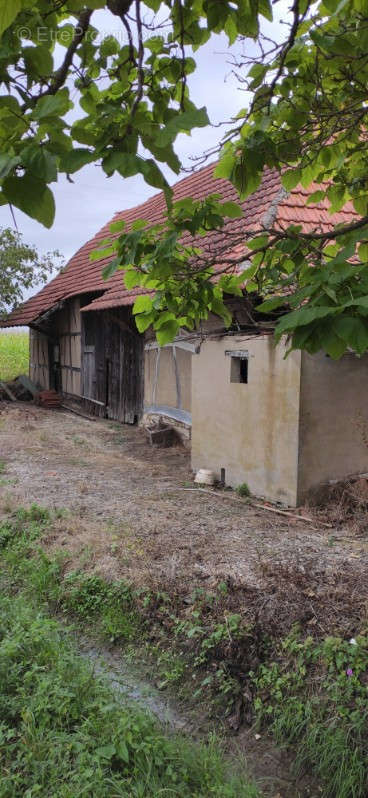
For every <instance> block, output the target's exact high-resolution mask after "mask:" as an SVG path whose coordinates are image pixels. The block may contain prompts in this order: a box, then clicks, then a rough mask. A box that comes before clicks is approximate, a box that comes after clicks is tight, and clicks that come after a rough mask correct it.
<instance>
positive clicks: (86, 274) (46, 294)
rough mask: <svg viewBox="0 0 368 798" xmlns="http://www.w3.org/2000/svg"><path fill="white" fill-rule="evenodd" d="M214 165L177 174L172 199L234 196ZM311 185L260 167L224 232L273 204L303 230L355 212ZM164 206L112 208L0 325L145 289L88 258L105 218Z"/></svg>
mask: <svg viewBox="0 0 368 798" xmlns="http://www.w3.org/2000/svg"><path fill="white" fill-rule="evenodd" d="M214 166H215V165H214V164H210V165H208V166H205V167H204V168H203V169H200V170H199V171H198V172H195V173H194V174H192V175H189V176H188V177H185V178H183V179H182V180H179V182H178V183H176V184H175V186H174V187H173V188H174V199H175V200H178V199H182V198H184V197H193V198H194V199H203V198H204V197H206V196H208V195H209V194H215V193H218V194H220V195H221V199H222V200H223V201H225V200H233V201H235V202H236V201H238V196H237V192H236V190H235V189H234V187H233V186H232V185H231V183H229V181H227V180H224V179H222V178H214V176H213V170H214ZM316 188H317V187H316V186H312V187H311V188H310V189H309V190H306V189H303V188H301V187H298V188H296V189H294V190H293V191H292V192H291V193H290V194H289V195H287V196H285V192H284V191H283V190H282V189H281V181H280V176H279V174H278V173H277V172H275V171H272V170H265V172H264V175H263V179H262V183H261V185H260V186H259V188H258V189H257V191H255V192H254V194H252V195H251V196H250V197H248V198H247V199H246V200H245V201H243V202H242V203H241V204H242V206H243V210H244V217H243V218H242V219H234V220H229V221H228V222H227V224H226V228H225V230H226V233H227V235H229V234H231V236H234V237H235V238H236V237H237V236H240V235H241V231H242V230H247V229H248V230H255V231H256V230H258V229H260V228H261V227H262V221H263V219H264V216H265V214H266V213H267V212H269V211H270V209H272V208H274V209H275V217H276V218H275V223H277V224H278V225H279V226H280V227H286V226H287V225H289V224H291V223H294V224H301V225H302V227H303V230H305V231H308V232H309V231H312V230H314V229H316V228H319V229H321V230H327V229H328V228H330V227H331V225H333V224H336V223H338V222H346V221H350V220H351V219H352V217H353V215H354V212H353V209H352V207H347V208H345V209H344V211H342V212H341V213H339V214H334V215H332V216H331V215H329V213H328V210H327V203H326V202H322V203H319V204H314V205H309V206H307V205H306V200H307V197H308V195H309V194H310V193H312V192H313V191H315V190H316ZM165 212H166V204H165V199H164V195H163V194H162V193H159V194H155V195H154V196H153V197H151V198H150V199H148V200H146V202H143V203H142V204H141V205H137V206H136V207H135V208H130V209H128V210H125V211H121V212H119V213H116V214H115V216H114V217H113V219H112V220H111V221H109V222H108V223H107V224H105V225H104V226H103V227H102V228H101V230H99V231H98V233H97V234H96V235H95V236H94V237H93V238H92V239H90V240H89V241H87V243H86V244H84V245H83V246H82V247H81V248H80V249H79V250H78V252H76V254H75V255H74V256H73V257H72V258H71V260H70V261H69V263H68V264H67V266H66V268H65V269H64V270H63V272H62V273H61V274H59V275H58V276H57V277H55V278H54V279H53V280H51V282H49V283H48V284H47V285H46V286H45V287H44V288H42V289H41V291H39V292H38V293H37V294H36V295H35V296H33V297H32V298H31V299H29V300H28V301H27V302H25V303H24V304H23V305H22V306H21V307H20V308H18V309H17V310H15V311H14V312H13V313H12V314H11V315H10V316H9V318H8V319H7V321H6V322H3V323H2V326H17V325H23V324H29V323H30V322H32V321H34V320H35V319H37V318H38V317H39V316H40V315H42V313H44V312H46V311H47V310H48V309H50V308H51V307H53V306H54V305H55V304H57V303H58V302H59V301H60V300H62V299H67V298H69V297H72V296H76V295H78V294H83V293H93V292H101V291H103V292H104V293H103V295H102V296H99V297H97V298H96V299H95V300H94V301H93V302H91V303H90V304H89V305H88V306H86V307H84V308H83V311H87V310H103V309H105V308H111V307H118V306H120V305H131V304H133V302H134V299H135V297H136V296H137V295H139V294H142V293H144V291H143V290H142V289H141V288H134V289H132V290H129V291H128V290H127V289H126V288H125V286H124V282H123V277H122V273H121V272H117V273H116V274H114V275H113V276H112V277H111V278H110V279H109V280H107V281H104V280H103V278H102V269H103V267H104V266H105V265H106V263H108V262H109V258H101V259H99V260H97V261H91V260H90V253H91V252H92V251H93V250H95V249H97V248H98V246H99V245H100V244H101V242H102V241H103V239H104V238H107V237H108V236H110V235H111V234H110V224H111V222H112V221H117V220H119V219H122V220H124V221H125V222H126V224H127V226H128V227H129V225H130V224H132V222H133V221H135V220H136V219H141V218H143V219H147V220H148V221H149V222H151V223H152V224H155V223H156V222H160V221H162V219H163V217H164V215H165ZM189 240H190V236H189V235H186V236H184V237H183V241H184V242H187V241H189ZM225 242H226V238H225V235H224V234H221V233H220V234H219V233H215V234H214V233H212V234H209V235H208V236H206V237H205V238H202V239H201V240H200V243H201V246H202V247H204V248H206V250H208V251H211V250H212V252H216V250H218V251H219V252H223V251H224V246H225V245H226V244H225ZM233 249H234V248H233Z"/></svg>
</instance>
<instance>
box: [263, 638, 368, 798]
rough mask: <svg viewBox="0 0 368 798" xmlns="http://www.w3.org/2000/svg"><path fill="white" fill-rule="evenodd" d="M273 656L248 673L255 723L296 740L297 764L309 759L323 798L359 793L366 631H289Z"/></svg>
mask: <svg viewBox="0 0 368 798" xmlns="http://www.w3.org/2000/svg"><path fill="white" fill-rule="evenodd" d="M277 655H278V656H277V658H276V657H275V660H274V661H272V662H271V663H268V664H265V665H261V666H260V669H259V672H258V674H257V675H254V682H255V686H256V696H257V697H256V699H255V709H256V714H257V718H258V722H259V724H260V725H261V724H264V723H267V725H269V724H270V728H271V731H272V733H273V734H274V735H275V737H276V739H277V740H278V741H285V740H286V741H287V742H288V743H292V744H294V745H295V749H296V754H297V757H296V765H297V767H299V768H300V769H303V768H304V767H307V768H310V767H311V766H312V768H313V772H314V773H315V774H316V775H318V776H319V777H320V778H321V779H322V780H323V782H324V784H325V788H324V792H323V795H324V796H326V798H327V796H329V797H330V798H358V796H359V798H360V797H361V796H366V795H367V791H368V773H367V757H368V717H367V702H368V698H367V675H368V637H363V636H359V637H357V639H356V641H355V640H354V642H353V643H351V642H348V641H346V640H342V639H341V638H337V637H326V638H325V639H324V640H322V641H321V642H316V641H315V640H313V639H312V637H307V638H306V639H302V638H301V637H300V635H299V634H298V630H293V632H292V633H291V634H290V636H289V637H288V638H287V639H286V640H285V641H283V643H282V644H281V645H280V646H279V649H278V651H277Z"/></svg>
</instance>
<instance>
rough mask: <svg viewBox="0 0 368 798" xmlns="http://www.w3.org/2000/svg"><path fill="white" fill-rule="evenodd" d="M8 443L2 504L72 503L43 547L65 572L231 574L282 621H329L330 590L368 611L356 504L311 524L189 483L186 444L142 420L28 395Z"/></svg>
mask: <svg viewBox="0 0 368 798" xmlns="http://www.w3.org/2000/svg"><path fill="white" fill-rule="evenodd" d="M0 447H1V452H2V458H3V459H4V461H5V463H6V474H5V475H4V476H6V479H7V480H14V483H13V484H14V487H13V486H12V485H11V484H10V483H8V484H4V485H3V486H1V485H0V497H1V494H2V496H3V511H4V512H5V511H6V512H9V509H11V507H12V506H14V507H15V506H16V505H18V506H19V505H23V506H28V505H30V504H32V502H36V503H38V504H41V505H42V504H44V505H46V506H48V507H50V508H65V510H66V513H65V514H64V515H63V516H62V517H61V518H59V519H58V520H57V521H56V522H55V523H54V524H53V526H52V528H51V529H50V531H49V534H48V536H47V539H46V540H45V542H44V545H45V547H46V548H48V549H50V550H53V551H56V550H57V549H59V550H60V549H61V550H62V551H64V552H65V568H66V569H67V570H73V569H76V568H80V569H82V570H84V571H85V570H90V571H92V572H95V573H100V574H102V575H103V576H104V577H105V578H108V579H116V578H125V579H128V580H129V581H132V582H133V583H134V584H135V585H137V586H138V585H140V586H142V585H147V584H150V585H156V586H159V587H160V589H165V587H164V586H166V587H167V589H168V590H174V591H177V590H180V591H181V592H182V593H184V594H185V593H187V594H188V593H190V591H191V590H192V589H193V587H198V586H200V587H203V588H205V589H206V590H211V589H212V588H213V586H214V585H216V584H218V583H219V582H220V581H221V580H224V581H226V582H227V583H229V584H230V583H231V584H232V585H233V586H234V592H235V594H236V595H237V599H236V601H239V603H240V604H242V603H243V602H244V601H245V600H246V601H247V602H249V603H250V605H253V606H255V605H256V606H258V605H259V602H260V604H262V603H263V602H264V601H266V599H267V604H266V606H265V610H264V612H263V614H264V615H265V616H267V617H268V616H269V621H270V624H271V623H272V622H273V619H275V622H279V623H280V624H281V625H282V626H283V627H284V626H285V625H287V624H288V622H289V620H290V619H293V620H296V621H301V622H303V623H306V624H307V625H308V628H313V625H315V626H317V628H319V627H318V624H320V625H321V626H323V627H324V626H325V621H326V618H327V619H328V615H329V606H330V605H331V604H332V605H333V602H334V601H335V599H334V596H335V598H336V596H337V600H336V601H335V606H336V608H337V610H338V613H339V614H340V616H341V618H342V617H344V618H345V619H346V624H347V625H348V624H349V622H350V621H351V620H353V619H354V622H355V619H356V613H355V612H352V611H351V608H350V599H349V596H353V597H354V602H355V604H356V607H357V612H362V613H363V609H364V608H363V604H362V601H363V603H364V601H365V600H366V597H367V596H368V586H366V585H365V582H366V581H367V579H366V576H365V574H367V573H368V568H367V565H368V536H367V535H364V534H363V533H361V534H360V536H357V535H356V534H355V533H354V531H353V529H352V526H351V523H353V522H354V513H355V514H356V512H357V505H356V503H355V504H354V507H353V508H352V519H351V520H350V521H346V513H345V515H342V516H341V517H340V516H339V517H337V514H336V516H335V517H336V523H335V526H334V528H331V529H325V528H321V527H319V525H318V517H320V512H321V511H318V512H317V513H316V516H315V517H316V519H317V520H316V523H315V527H317V528H311V526H310V525H308V524H305V523H303V522H300V521H295V520H293V519H292V518H285V517H282V516H277V515H275V514H273V513H267V512H265V511H264V510H262V509H259V508H257V507H253V506H252V505H251V504H247V503H246V502H245V501H243V500H241V499H236V500H234V501H231V502H230V501H226V500H225V499H222V498H221V497H216V498H215V497H212V496H211V495H210V494H209V495H208V494H207V493H200V492H196V491H185V490H183V488H184V486H186V485H187V484H188V480H190V479H191V472H190V468H189V460H188V453H187V452H186V451H185V450H182V449H180V448H172V449H167V450H164V449H155V448H151V447H150V446H149V445H148V444H147V441H146V439H145V436H144V433H143V431H142V430H140V429H137V428H134V427H129V426H123V427H119V426H117V425H116V424H111V423H110V422H108V421H102V420H99V421H95V422H94V421H86V420H84V419H82V418H80V417H78V416H73V415H72V414H69V413H63V412H58V411H49V410H45V409H43V408H36V407H32V406H28V407H27V406H26V405H21V404H20V403H19V404H18V405H10V404H7V405H5V403H4V408H3V412H2V415H1V419H0ZM335 499H336V497H335ZM346 500H347V494H346V493H345V494H344V499H343V502H345V501H346ZM341 501H342V500H340V505H341ZM354 501H355V500H354ZM340 505H339V506H340ZM0 509H1V504H0ZM340 510H341V507H340ZM340 510H339V512H340ZM359 513H360V514H361V518H362V519H364V518H367V512H366V509H365V506H364V504H361V500H360V499H359ZM331 518H332V516H331V514H330V513H329V518H328V520H330V521H331ZM318 527H319V528H318ZM360 589H361V594H362V601H361V600H360V599H359V600H358V597H359V590H360ZM308 590H310V591H312V593H313V594H315V596H309V595H308V593H307V592H306V591H308ZM244 591H245V592H244ZM363 594H364V595H363ZM310 604H312V605H313V608H314V610H313V611H312V610H311V609H310V606H309V605H310ZM314 611H315V615H314V614H313V612H314ZM332 616H333V623H335V620H336V618H337V616H336V615H335V612H333V613H332ZM349 618H350V621H349ZM316 619H317V620H316ZM344 623H345V621H344Z"/></svg>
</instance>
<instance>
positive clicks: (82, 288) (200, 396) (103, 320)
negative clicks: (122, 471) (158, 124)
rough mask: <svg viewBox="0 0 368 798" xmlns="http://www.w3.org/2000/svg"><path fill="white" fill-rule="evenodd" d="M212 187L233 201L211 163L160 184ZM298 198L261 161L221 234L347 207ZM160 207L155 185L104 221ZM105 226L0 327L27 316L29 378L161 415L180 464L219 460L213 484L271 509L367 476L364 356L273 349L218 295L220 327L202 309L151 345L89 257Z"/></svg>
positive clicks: (152, 217)
mask: <svg viewBox="0 0 368 798" xmlns="http://www.w3.org/2000/svg"><path fill="white" fill-rule="evenodd" d="M212 193H218V194H219V195H220V196H221V197H222V198H223V199H224V200H225V199H230V200H236V199H237V196H236V193H235V190H234V189H233V187H232V186H231V184H230V183H228V182H227V181H226V180H223V179H219V178H214V177H213V165H210V166H206V167H204V168H203V169H201V170H199V171H198V172H196V173H195V174H193V175H191V176H189V177H186V178H184V179H183V180H180V181H179V182H178V183H177V184H176V185H175V187H174V198H175V199H179V198H183V197H186V196H192V197H195V198H203V197H205V196H207V195H208V194H212ZM307 197H308V192H307V191H306V190H305V189H303V188H301V187H297V188H296V189H294V190H293V191H291V192H290V193H287V192H285V190H284V189H283V188H282V186H281V183H280V177H279V175H278V174H277V173H276V172H273V171H270V170H267V171H265V173H264V177H263V181H262V184H261V185H260V187H259V189H258V190H257V191H256V192H255V193H254V194H253V195H252V196H251V197H249V198H248V199H247V200H245V201H244V202H243V208H244V219H241V220H239V219H235V220H229V222H228V223H227V232H229V231H230V232H231V231H233V232H235V233H237V234H238V235H239V234H241V230H242V229H246V227H248V228H249V229H260V230H261V229H262V226H263V225H266V224H269V223H270V216H272V222H273V223H274V224H279V225H281V226H282V225H288V224H290V223H291V222H293V223H295V224H300V225H302V227H303V229H304V230H310V229H314V228H315V227H316V225H319V227H320V228H321V229H326V228H327V227H329V226H330V225H331V224H332V223H336V222H337V221H346V220H347V219H349V218H350V217H351V211H350V210H349V209H347V210H346V209H345V210H344V211H343V212H341V214H338V215H335V216H332V217H331V216H330V215H329V214H328V211H327V207H326V206H325V205H324V204H323V203H320V204H318V205H316V204H313V203H312V204H309V205H308V207H307V205H306V200H307ZM164 212H165V201H164V197H163V195H162V194H161V193H160V194H156V195H155V196H153V197H152V198H151V199H149V200H147V201H146V202H145V203H143V204H141V205H139V206H137V207H135V208H132V209H130V210H126V211H122V212H120V213H118V214H116V215H115V217H114V219H113V221H116V220H118V219H123V220H124V221H125V222H126V224H127V225H128V226H129V224H131V223H132V222H133V221H134V220H135V219H138V218H145V219H147V220H148V221H149V222H150V223H154V222H157V221H159V220H161V219H162V216H163V214H164ZM349 214H350V216H349ZM110 223H111V222H109V223H108V224H106V225H104V227H102V228H101V230H100V231H99V232H98V233H97V234H96V236H95V237H94V238H93V239H91V240H90V241H88V242H87V243H86V244H84V245H83V246H82V247H81V249H80V250H79V251H78V252H77V253H76V254H75V255H74V256H73V258H72V259H71V260H70V262H69V264H68V266H67V268H66V269H65V270H63V272H62V273H61V274H59V275H58V276H57V277H56V278H55V279H54V280H52V281H51V282H50V283H49V284H48V285H46V286H45V287H44V288H43V289H42V290H41V291H39V292H38V293H37V294H36V295H35V296H34V297H32V298H31V299H29V300H28V301H27V302H25V303H24V305H23V306H22V307H20V308H19V309H18V310H16V311H15V312H14V313H13V314H11V316H10V317H9V319H8V320H7V321H6V322H5V324H6V325H7V326H15V325H29V327H30V333H31V334H30V376H31V378H32V379H33V380H34V381H35V382H37V383H39V384H40V385H41V386H42V387H43V388H55V389H56V390H57V391H59V392H61V393H63V394H64V395H65V396H67V397H70V398H72V399H74V400H75V401H78V402H79V403H80V404H81V405H82V406H84V407H86V408H87V409H88V410H89V412H92V413H95V414H96V415H99V416H101V417H104V418H110V419H115V420H117V421H120V422H122V423H129V424H135V423H145V422H147V421H150V420H152V418H153V419H158V418H163V419H165V420H166V421H168V422H169V423H170V424H171V425H173V426H174V427H175V428H176V430H177V432H178V434H179V435H180V437H181V438H182V441H183V442H184V443H185V444H186V445H188V446H189V445H191V448H192V466H193V469H194V470H195V469H197V468H200V467H204V468H210V469H212V470H214V471H215V473H216V474H217V475H218V476H219V475H220V471H221V469H224V470H225V479H226V482H227V484H229V485H232V486H237V485H239V484H241V483H243V482H246V483H247V484H248V485H249V488H250V490H251V491H252V492H254V493H255V494H256V495H260V496H264V497H266V498H268V499H272V500H274V501H278V502H281V503H283V504H288V505H292V506H293V505H294V506H295V505H296V504H297V503H298V502H300V501H302V500H303V499H304V498H305V497H306V496H307V495H308V493H309V492H310V491H311V490H313V489H314V488H315V487H316V486H318V485H319V484H321V483H322V482H326V481H328V480H331V479H341V478H344V477H346V476H348V475H352V474H357V473H361V472H366V471H368V448H367V446H366V443H365V440H366V437H367V436H365V434H364V429H365V425H367V430H368V411H367V410H366V402H365V395H366V388H367V387H368V358H367V357H363V358H361V359H358V358H356V357H355V356H353V355H351V356H349V355H348V356H346V357H344V358H342V360H341V361H340V362H338V363H335V362H333V361H331V360H330V359H329V358H327V357H325V356H324V355H316V356H314V357H310V356H309V355H306V354H304V353H300V352H293V353H292V354H291V355H290V356H289V357H288V358H287V359H285V358H284V354H285V345H284V344H283V343H281V344H280V345H279V346H278V347H276V348H275V346H274V343H273V340H272V336H271V335H270V334H268V332H267V331H266V330H265V329H262V328H255V327H254V324H253V320H252V314H250V312H249V310H250V306H249V300H248V299H247V298H246V297H244V298H236V299H230V298H229V308H230V310H231V313H232V316H233V326H232V327H231V328H230V329H229V330H225V329H224V326H223V323H222V321H221V320H220V319H219V318H217V317H216V316H214V315H213V316H211V317H210V318H209V319H208V321H207V322H206V323H205V324H203V325H202V326H201V328H200V329H198V330H196V331H195V332H194V333H193V332H192V333H188V331H185V330H183V331H182V332H181V334H180V335H179V336H178V337H177V339H176V340H175V341H174V342H173V343H172V344H170V345H168V346H165V347H163V348H160V347H159V346H158V345H157V343H156V341H155V339H154V336H153V333H152V331H150V330H149V331H148V332H147V333H146V334H145V335H139V333H138V332H137V329H136V327H135V324H134V318H133V316H132V305H133V303H134V300H135V298H136V296H137V294H138V293H140V291H139V289H132V290H127V289H126V288H125V286H124V282H123V277H122V273H121V272H120V273H119V272H118V273H116V274H115V275H114V276H113V277H111V278H110V279H109V280H107V281H106V282H105V281H104V280H103V279H102V274H101V272H102V268H103V267H104V266H105V265H106V263H107V262H108V259H100V260H99V261H93V262H91V260H90V253H91V252H92V251H93V250H95V249H97V248H98V246H99V244H100V243H101V241H103V240H104V239H105V238H106V237H107V236H108V234H109V226H110ZM242 225H243V228H242ZM207 238H208V240H206V241H205V242H204V244H205V246H208V247H212V248H216V247H217V248H218V249H219V252H221V240H220V239H219V236H218V235H216V236H214V234H211V235H209V236H208V237H207ZM367 434H368V433H367Z"/></svg>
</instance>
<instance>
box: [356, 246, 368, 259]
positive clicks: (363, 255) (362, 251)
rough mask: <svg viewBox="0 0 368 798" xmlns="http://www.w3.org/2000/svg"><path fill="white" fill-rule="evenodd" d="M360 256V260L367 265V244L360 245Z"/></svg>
mask: <svg viewBox="0 0 368 798" xmlns="http://www.w3.org/2000/svg"><path fill="white" fill-rule="evenodd" d="M358 255H359V260H361V261H362V263H367V261H368V244H367V243H363V244H361V245H360V247H358Z"/></svg>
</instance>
